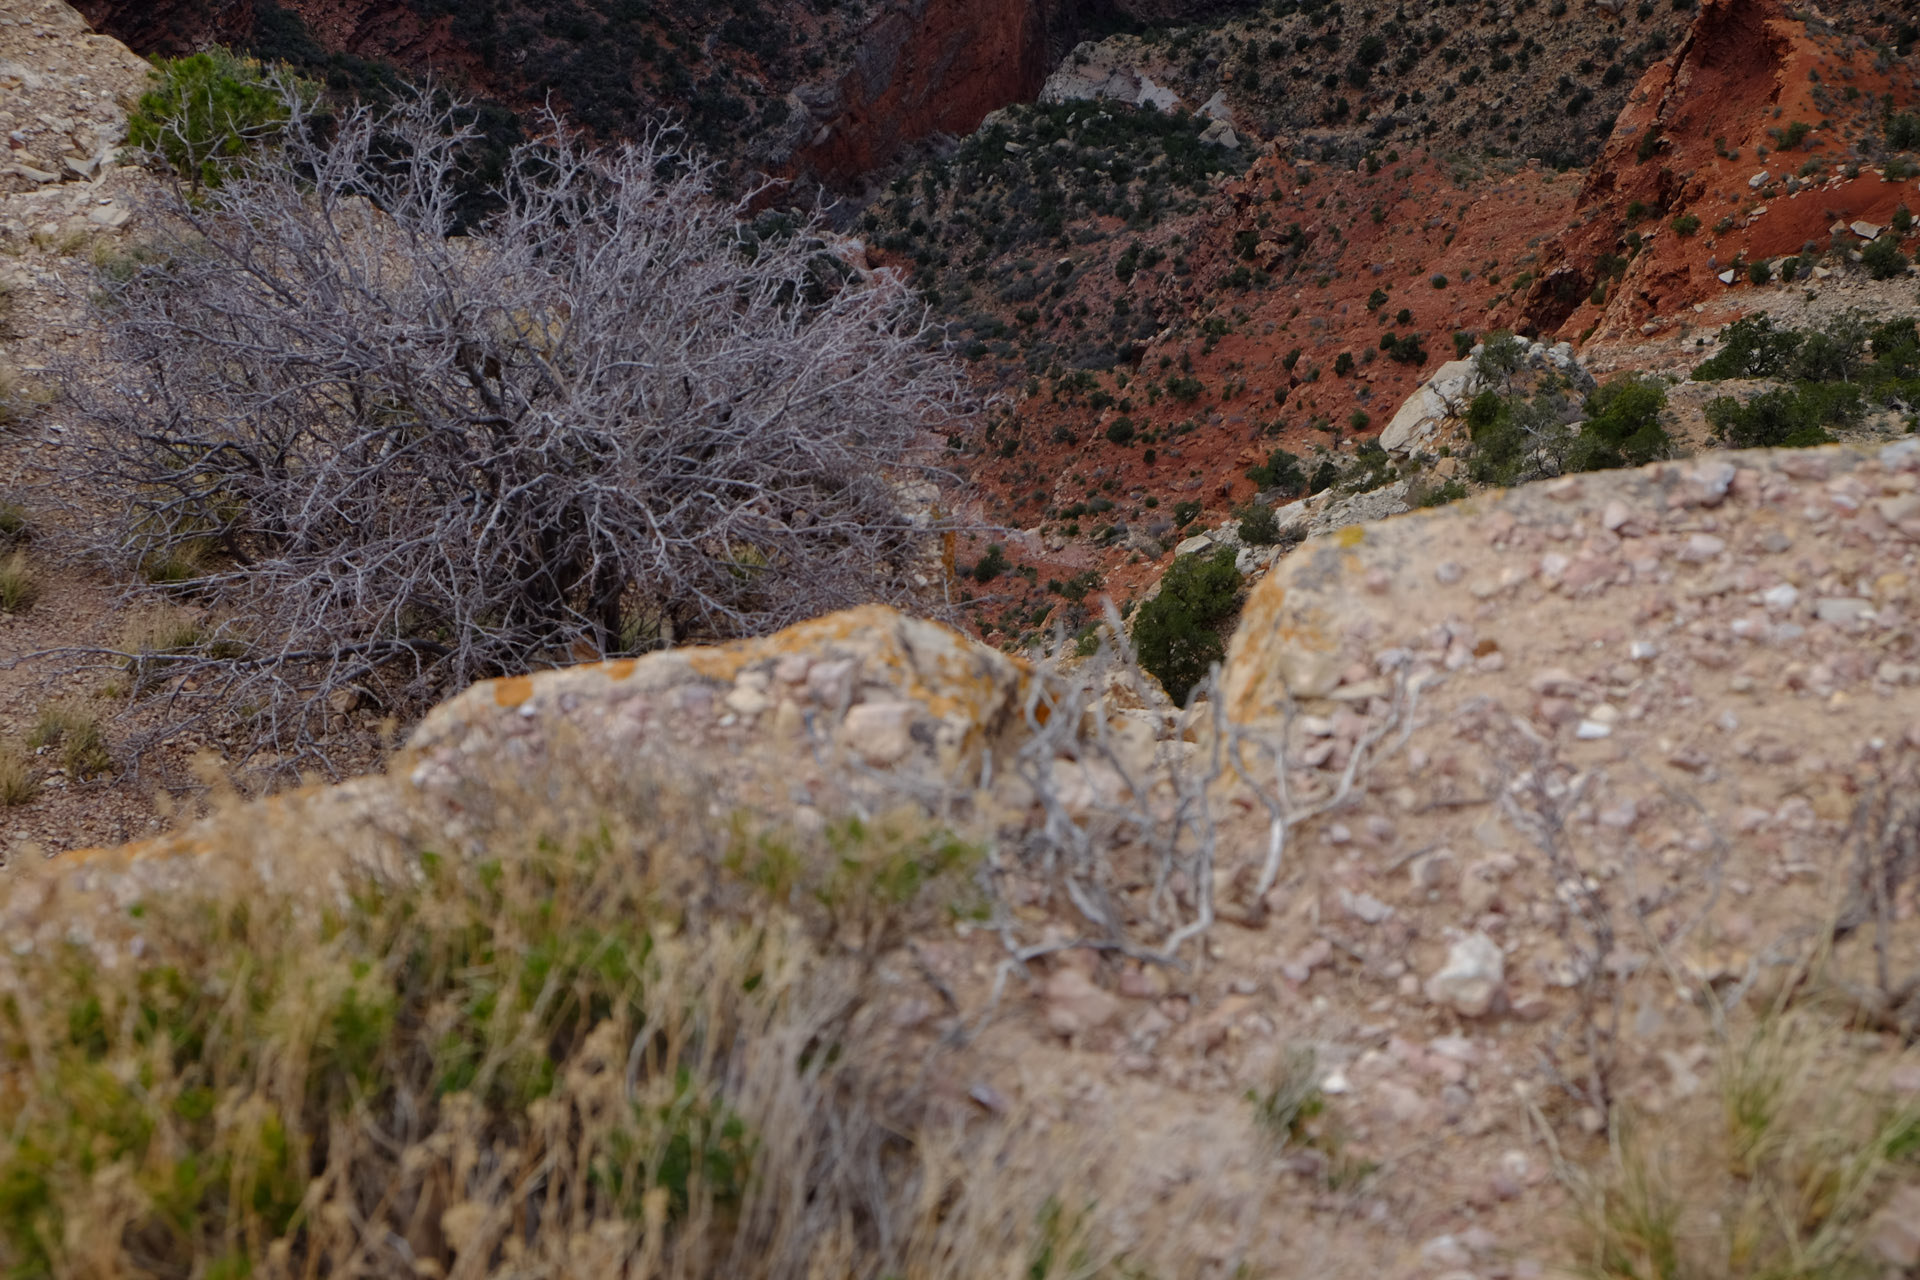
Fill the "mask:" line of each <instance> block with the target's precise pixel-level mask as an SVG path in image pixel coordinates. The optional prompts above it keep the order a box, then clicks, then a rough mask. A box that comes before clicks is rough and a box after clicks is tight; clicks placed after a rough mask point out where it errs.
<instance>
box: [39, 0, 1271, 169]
mask: <svg viewBox="0 0 1920 1280" xmlns="http://www.w3.org/2000/svg"><path fill="white" fill-rule="evenodd" d="M77 7H78V8H79V9H80V11H81V12H82V13H83V14H84V15H85V16H86V18H87V19H88V21H90V22H91V23H93V24H94V26H95V27H96V28H97V29H99V30H101V31H104V32H107V33H109V34H111V35H114V36H117V37H119V38H120V39H122V40H124V41H125V42H126V43H128V44H129V45H131V46H132V47H133V48H135V49H136V50H138V51H139V52H141V53H145V54H168V55H178V54H181V53H186V52H190V51H192V50H194V49H200V48H205V47H207V46H208V45H211V44H225V45H230V46H233V47H236V48H245V49H258V50H260V51H261V52H263V53H265V54H267V55H269V56H279V57H296V58H304V59H305V60H306V61H307V62H309V63H312V64H314V67H315V68H328V69H334V68H329V67H328V63H329V60H332V62H333V63H334V64H337V63H338V62H339V60H340V59H342V58H343V57H344V58H345V59H350V60H369V61H373V62H381V63H388V64H391V65H392V66H394V67H396V68H397V69H398V70H399V71H400V72H401V73H402V74H403V75H406V76H409V77H414V78H418V77H421V76H424V75H426V74H428V73H432V74H434V75H436V76H438V77H440V78H441V79H443V80H450V81H452V82H454V83H456V84H459V85H460V86H462V87H463V88H464V89H465V90H466V91H468V92H470V93H473V94H475V95H477V96H480V97H484V98H491V99H494V100H497V101H500V102H502V103H504V104H506V105H508V106H511V107H514V108H516V109H523V110H524V109H526V108H529V107H534V106H537V105H539V104H541V103H543V102H545V101H548V100H549V99H551V100H553V101H556V102H558V103H560V104H562V105H563V107H565V108H566V109H567V111H568V114H569V115H571V116H572V117H573V118H575V119H576V120H578V121H580V122H582V123H584V124H586V125H587V126H588V127H590V128H593V129H595V130H596V131H597V132H600V133H603V134H616V133H619V132H624V131H627V130H630V129H632V128H633V127H635V126H636V125H638V124H639V123H641V122H643V121H645V120H648V119H652V118H657V117H661V116H666V115H677V116H679V117H681V118H683V119H685V120H686V121H687V122H688V123H689V125H690V126H692V132H693V134H694V136H695V138H696V140H698V141H699V142H700V143H701V145H703V146H704V147H706V148H707V149H708V150H710V151H714V152H717V153H720V154H722V155H723V156H725V157H726V158H728V159H730V160H733V161H736V162H739V163H741V164H742V165H743V166H744V167H746V168H748V169H757V170H761V171H764V172H769V173H773V174H776V175H780V176H786V177H799V176H806V177H817V178H820V179H822V180H825V181H826V182H828V183H830V184H833V185H837V186H851V185H856V184H857V183H858V181H859V180H860V179H861V177H862V176H863V175H865V174H868V173H870V172H872V171H874V170H875V169H878V168H882V167H884V166H886V165H887V164H888V163H890V162H891V161H893V160H894V159H895V158H896V157H898V156H899V155H900V154H901V152H902V150H903V149H904V148H906V147H909V146H911V145H913V144H914V143H917V142H919V141H921V140H923V139H926V138H929V137H933V136H936V135H951V136H964V135H966V134H968V133H970V132H972V131H973V129H974V128H976V127H977V126H978V124H979V123H980V120H981V118H982V117H983V116H985V115H986V114H987V113H988V112H990V111H993V110H995V109H996V108H999V107H1004V106H1007V105H1008V104H1010V103H1014V102H1021V101H1027V100H1030V99H1032V98H1033V97H1034V96H1035V95H1036V94H1038V92H1039V90H1040V86H1041V84H1042V82H1044V80H1045V79H1046V76H1047V72H1048V70H1049V69H1050V68H1051V66H1052V65H1053V63H1054V62H1055V61H1056V60H1057V59H1058V58H1059V57H1061V56H1062V55H1063V54H1064V53H1065V52H1066V51H1067V50H1068V49H1070V48H1071V47H1072V45H1073V44H1074V42H1075V41H1077V40H1078V39H1079V38H1080V35H1081V33H1082V32H1083V31H1084V30H1087V29H1091V28H1108V27H1112V26H1114V25H1116V24H1118V25H1128V24H1140V23H1152V24H1160V23H1167V22H1172V21H1179V20H1183V19H1185V18H1192V17H1201V16H1205V15H1208V14H1211V13H1217V12H1220V11H1222V10H1224V9H1231V8H1236V7H1244V4H1243V0H896V2H895V3H891V4H887V5H883V6H876V7H875V8H873V9H870V10H868V11H867V12H866V13H864V14H861V13H855V12H851V11H849V12H846V13H844V14H843V13H841V12H839V11H830V12H828V13H825V14H820V13H816V12H814V10H813V8H812V6H809V5H806V4H804V3H800V2H799V0H775V2H774V3H770V4H767V5H765V6H764V7H758V8H744V9H743V8H740V7H738V6H736V8H735V10H734V11H733V12H732V13H731V14H730V13H729V12H728V11H726V10H724V9H721V10H716V11H715V12H714V13H712V14H688V13H675V12H671V11H651V12H647V13H644V14H642V15H641V16H639V17H635V16H634V12H633V11H632V10H631V9H630V8H628V7H626V6H614V5H604V4H598V3H594V0H588V2H587V3H586V4H584V5H582V6H574V7H572V8H569V9H566V10H564V11H563V10H562V9H561V8H560V7H555V6H536V5H532V4H528V3H524V2H523V0H502V2H501V3H495V4H488V5H482V6H473V7H471V8H466V9H463V8H459V7H454V6H448V5H445V4H440V3H435V2H433V0H415V2H413V3H393V2H392V0H285V2H284V3H275V0H80V2H79V4H78V5H77Z"/></svg>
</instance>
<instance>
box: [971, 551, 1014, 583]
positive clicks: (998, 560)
mask: <svg viewBox="0 0 1920 1280" xmlns="http://www.w3.org/2000/svg"><path fill="white" fill-rule="evenodd" d="M1012 567H1013V566H1012V562H1011V561H1009V560H1008V559H1007V552H1006V548H1005V547H1002V546H1001V545H1000V544H999V543H997V542H989V543H988V544H987V554H985V555H983V556H981V557H980V560H979V563H977V564H975V565H974V566H973V580H974V581H975V582H992V581H993V580H994V579H995V578H997V577H999V576H1000V575H1001V574H1003V573H1005V572H1006V571H1007V570H1008V569H1010V568H1012Z"/></svg>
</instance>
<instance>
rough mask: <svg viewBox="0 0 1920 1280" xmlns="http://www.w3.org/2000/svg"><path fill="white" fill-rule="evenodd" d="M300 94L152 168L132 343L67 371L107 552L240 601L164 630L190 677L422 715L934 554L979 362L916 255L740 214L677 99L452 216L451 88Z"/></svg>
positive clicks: (293, 702) (167, 663) (281, 696)
mask: <svg viewBox="0 0 1920 1280" xmlns="http://www.w3.org/2000/svg"><path fill="white" fill-rule="evenodd" d="M281 109H282V111H283V113H284V116H285V124H284V127H283V128H281V129H280V130H279V132H278V134H277V135H276V136H277V138H278V142H277V144H275V145H274V146H271V147H269V148H266V149H263V150H260V151H259V152H258V153H257V157H256V158H255V159H254V160H252V161H250V162H246V163H239V164H234V165H230V166H229V167H227V168H225V169H223V170H222V171H221V175H220V178H221V180H220V182H219V183H218V185H214V186H208V187H205V188H203V189H202V190H201V191H200V192H199V193H197V194H196V193H194V192H193V191H191V190H190V189H189V188H188V187H187V186H186V185H184V184H181V185H177V186H175V187H172V188H170V189H168V190H166V191H165V192H164V193H163V194H162V195H161V196H159V197H158V203H157V206H156V207H155V208H153V209H151V210H150V211H149V218H150V220H151V225H153V226H154V227H155V232H154V239H153V241H152V242H151V243H149V244H148V245H146V246H145V248H144V252H143V253H141V254H140V255H138V256H137V257H133V258H129V259H127V260H125V261H124V262H119V263H116V264H115V266H114V269H111V270H109V269H103V270H102V271H101V272H100V275H99V278H98V294H97V300H96V308H95V317H96V321H97V323H98V325H99V328H100V331H101V336H102V338H103V341H104V353H105V360H106V368H107V370H108V372H107V373H104V374H103V373H102V372H101V371H100V370H99V369H96V368H92V367H89V368H84V369H81V368H76V369H74V370H72V371H70V374H69V377H68V379H67V389H68V392H69V394H70V395H71V396H72V398H73V400H74V402H75V404H76V406H77V408H78V409H79V410H80V411H81V412H82V413H83V414H84V415H85V416H86V419H87V420H88V426H87V428H86V429H85V430H84V431H82V432H77V433H76V440H75V447H74V448H73V449H72V450H70V451H64V456H65V461H64V463H63V465H64V467H65V471H64V473H63V474H62V475H61V476H60V477H59V483H60V485H61V486H64V487H65V489H66V491H69V492H79V491H84V492H87V493H89V494H90V495H95V496H98V497H100V498H102V499H103V500H105V501H107V502H108V503H109V504H110V505H112V506H114V507H115V508H117V509H118V510H119V511H121V512H122V513H123V514H122V518H120V519H118V520H116V521H111V522H109V524H108V527H106V528H105V529H104V530H103V531H102V533H103V535H104V536H103V537H102V539H101V541H102V544H103V545H101V546H100V547H99V548H97V550H99V551H101V552H102V553H104V554H106V555H109V556H111V557H113V558H115V559H116V560H119V561H121V562H123V563H130V564H135V565H140V566H142V567H143V569H144V570H145V573H146V576H147V577H148V578H149V579H150V580H151V581H152V582H153V584H154V587H155V589H156V590H157V591H160V592H163V593H166V594H169V595H172V596H176V597H179V598H183V599H190V600H192V601H194V602H199V603H212V604H215V605H217V606H218V614H219V617H220V618H221V619H222V620H223V621H221V622H220V623H218V624H216V625H214V626H213V627H212V628H211V631H210V634H209V637H208V644H209V645H210V646H213V648H207V647H205V646H203V647H200V648H196V649H192V650H188V651H184V652H179V653H174V654H166V655H160V654H148V655H145V657H144V660H145V661H146V662H147V663H148V664H149V665H150V666H152V667H153V668H154V669H155V670H156V671H164V672H165V673H166V675H167V676H168V678H170V679H172V680H173V681H174V682H175V683H174V693H175V697H176V700H175V702H174V703H173V704H172V705H174V706H175V707H176V708H187V709H192V708H193V707H194V706H195V704H197V705H198V706H199V707H200V708H201V709H205V708H208V707H216V708H220V709H223V714H229V713H230V714H229V719H230V720H232V721H233V723H232V725H231V727H232V728H234V729H236V730H237V731H238V732H239V734H240V735H241V736H243V737H244V738H246V739H249V740H251V741H254V742H257V743H261V744H264V745H267V746H270V747H272V748H273V749H276V750H278V751H280V752H283V753H285V755H286V759H287V761H288V762H289V763H292V762H293V761H294V760H297V759H304V760H307V761H316V760H320V759H322V758H323V757H324V754H325V749H326V748H325V745H324V740H323V736H322V733H321V732H320V723H321V721H322V720H323V718H324V716H325V714H326V708H327V706H328V700H329V698H334V697H335V695H338V698H336V701H337V700H338V699H349V700H352V701H355V702H356V703H358V704H359V705H362V706H366V707H368V708H370V709H377V710H379V711H381V712H384V713H385V714H390V715H395V716H399V717H401V718H405V717H407V716H409V715H411V714H414V713H416V712H417V711H418V710H420V709H421V708H423V707H425V706H426V705H429V704H430V703H431V702H432V701H433V700H435V699H436V698H438V697H440V696H443V695H444V694H445V693H446V692H447V691H449V690H451V689H456V688H459V687H461V686H463V685H465V684H466V683H468V682H469V681H471V680H473V679H474V678H476V677H479V676H484V675H488V674H495V673H499V672H503V671H520V670H525V669H527V668H529V667H538V666H541V665H545V664H550V663H553V662H558V661H567V660H572V659H576V658H578V657H579V656H582V655H587V654H593V655H599V654H614V653H628V652H635V651H639V650H643V649H646V648H649V647H652V646H655V645H657V644H661V643H668V642H671V641H672V640H674V639H676V638H679V639H685V638H689V637H695V636H731V635H739V634H743V633H751V632H755V631H760V630H764V629H769V628H772V627H775V626H778V625H781V624H784V623H786V622H790V621H794V620H797V619H800V618H805V617H811V616H814V615H816V614H819V613H822V612H825V611H827V610H829V609H832V608H835V607H838V606H842V605H846V604H851V603H856V602H861V601H867V600H872V599H876V598H878V599H901V598H905V597H910V596H914V595H916V594H917V593H919V592H920V591H922V589H923V588H924V587H925V585H926V583H927V580H928V575H927V572H926V571H927V569H928V566H929V565H930V564H931V563H932V560H931V556H932V551H933V549H932V548H931V547H929V545H928V539H927V528H926V524H927V520H926V517H925V516H924V515H923V514H922V513H920V512H918V511H916V510H914V509H913V508H912V507H911V506H910V505H909V503H908V501H907V500H906V497H905V496H904V487H905V485H906V484H907V483H908V482H911V481H916V480H918V479H919V478H922V477H923V472H922V471H921V470H920V469H918V468H916V467H915V465H914V462H913V459H914V458H915V456H916V451H917V450H919V449H920V448H921V446H922V442H923V435H922V433H923V432H925V431H926V430H927V429H929V428H930V427H936V426H939V425H941V424H942V423H943V422H944V421H946V420H947V419H949V418H951V417H953V416H954V415H956V414H958V413H960V412H961V411H962V410H963V403H962V394H963V393H962V386H961V381H960V378H959V375H958V373H957V372H956V371H955V369H954V368H953V367H952V366H951V365H950V364H949V363H948V362H946V361H945V360H943V359H942V358H941V357H940V356H939V354H938V353H937V352H935V351H932V350H930V349H929V347H928V344H927V341H926V339H927V337H928V335H927V334H926V333H925V332H924V331H923V330H922V329H921V328H920V324H919V322H920V317H919V313H918V310H917V308H916V307H915V306H914V304H913V303H912V302H911V299H910V298H908V297H907V296H906V295H905V293H904V292H903V291H902V290H901V289H900V288H899V287H898V286H897V285H894V284H893V283H891V281H890V278H889V277H885V276H876V277H873V278H858V277H855V276H854V275H853V274H852V273H851V272H850V271H849V270H848V269H847V268H846V267H844V266H843V265H842V264H841V263H840V262H839V260H838V259H836V258H834V257H832V256H831V254H829V253H827V252H826V251H825V245H824V243H823V239H822V236H823V234H824V233H823V231H822V229H821V228H820V227H819V226H818V225H816V224H814V223H811V222H801V223H797V224H794V225H793V226H791V227H788V228H786V229H785V230H784V231H781V232H779V233H767V234H743V232H742V229H741V221H742V210H741V209H740V208H737V207H735V206H733V205H729V204H727V203H724V202H722V201H720V200H717V199H715V198H714V197H713V195H712V193H711V189H710V179H711V176H712V174H711V170H710V169H709V168H708V167H707V166H706V165H705V163H704V162H703V161H701V160H700V159H699V158H698V157H697V156H694V155H691V154H689V153H687V152H686V151H684V150H682V149H681V148H680V147H679V145H678V144H677V143H676V142H675V140H674V138H673V137H672V136H671V135H670V134H668V133H665V132H659V131H656V132H653V133H650V134H648V135H647V136H646V137H645V138H643V139H641V140H640V141H638V142H636V143H634V144H633V145H631V146H629V147H627V148H624V149H622V150H620V151H617V152H595V151H591V150H589V149H587V148H586V147H585V146H584V145H583V144H582V143H581V142H579V141H578V140H577V139H576V138H574V137H573V136H572V135H570V134H568V133H567V132H566V130H565V129H564V128H563V126H562V125H561V124H560V122H558V121H557V120H550V121H549V122H548V125H549V130H550V132H549V136H548V137H547V138H546V139H545V140H544V141H543V142H541V143H539V144H537V145H529V146H527V147H525V148H522V149H521V151H520V152H518V153H517V154H516V157H515V161H514V165H513V168H512V170H511V173H510V175H509V179H508V181H507V185H506V188H505V190H504V191H503V192H502V205H501V208H500V211H499V212H498V213H497V214H496V215H495V217H494V218H493V219H492V220H491V221H489V222H487V223H486V224H485V225H483V226H481V227H477V228H474V229H472V230H471V231H470V232H469V233H468V234H466V235H462V236H457V237H456V236H452V235H450V232H451V231H452V230H453V228H454V225H455V221H456V205H457V203H458V198H459V197H458V191H457V190H456V185H457V184H456V177H457V175H458V170H459V166H460V162H461V158H462V155H463V148H465V147H467V146H468V145H469V144H470V143H471V142H472V141H473V140H474V137H475V135H474V133H473V131H472V129H471V128H469V127H467V126H465V125H463V124H461V123H460V121H461V120H462V118H463V116H462V114H461V108H460V107H459V105H458V104H448V103H441V102H436V101H434V100H431V99H429V98H426V97H417V98H408V99H404V100H402V101H401V102H400V103H399V104H398V105H396V106H394V107H393V108H391V109H388V110H373V109H367V108H358V109H353V110H350V111H346V112H345V113H344V114H342V115H340V116H339V117H338V118H337V119H335V120H333V121H332V122H331V123H330V124H329V125H328V126H327V127H325V128H321V127H320V124H319V122H318V121H316V120H315V119H314V118H313V117H312V113H311V108H310V106H309V104H308V103H307V101H306V100H305V99H304V98H303V97H302V96H301V94H300V93H299V92H297V91H296V90H294V89H286V90H285V91H284V93H283V95H282V98H281ZM395 157H404V158H402V159H396V158H395ZM216 649H217V650H219V652H215V650H216ZM125 657H126V655H116V656H114V657H113V659H112V660H113V661H116V662H117V661H121V660H123V659H124V658H125ZM188 675H192V676H193V677H194V678H195V681H196V684H195V687H194V688H193V689H192V690H188V689H187V688H186V687H185V685H184V683H181V682H182V681H183V680H184V678H185V677H186V676H188Z"/></svg>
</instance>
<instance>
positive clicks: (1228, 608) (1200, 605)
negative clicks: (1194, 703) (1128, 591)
mask: <svg viewBox="0 0 1920 1280" xmlns="http://www.w3.org/2000/svg"><path fill="white" fill-rule="evenodd" d="M1233 560H1234V553H1233V548H1231V547H1222V548H1220V549H1219V550H1218V551H1215V552H1214V553H1213V554H1212V555H1192V556H1181V557H1180V558H1179V559H1177V560H1175V561H1174V562H1173V564H1172V565H1171V566H1170V567H1169V568H1168V569H1167V572H1166V575H1165V576H1164V577H1162V578H1161V579H1160V594H1158V595H1156V596H1155V597H1154V598H1153V599H1151V600H1149V601H1147V602H1146V603H1145V604H1143V605H1141V606H1140V608H1139V610H1138V611H1137V612H1136V613H1135V614H1134V619H1133V644H1134V648H1135V649H1136V650H1137V651H1138V653H1139V655H1140V665H1141V666H1142V667H1144V668H1146V670H1147V671H1148V672H1149V673H1150V674H1151V675H1152V676H1153V678H1154V679H1156V680H1158V681H1159V682H1160V686H1161V687H1162V688H1163V689H1165V690H1166V691H1167V696H1168V697H1170V698H1172V699H1173V700H1174V701H1175V702H1177V703H1181V704H1183V705H1184V704H1185V703H1186V700H1187V695H1188V694H1189V693H1191V692H1192V691H1193V686H1195V685H1196V684H1199V683H1200V682H1201V681H1202V680H1204V679H1206V677H1207V671H1208V669H1209V668H1210V667H1212V665H1213V664H1214V663H1216V662H1218V661H1220V659H1221V658H1222V657H1223V656H1225V654H1226V643H1225V641H1224V640H1223V639H1222V638H1221V631H1222V629H1223V628H1224V626H1225V624H1226V622H1227V620H1228V619H1229V618H1230V617H1232V616H1233V611H1234V609H1235V608H1236V607H1237V606H1238V604H1239V599H1240V571H1239V570H1238V569H1236V568H1234V564H1233Z"/></svg>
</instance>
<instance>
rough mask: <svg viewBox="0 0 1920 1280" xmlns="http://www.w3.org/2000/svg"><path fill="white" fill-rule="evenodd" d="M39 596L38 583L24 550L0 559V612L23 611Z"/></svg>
mask: <svg viewBox="0 0 1920 1280" xmlns="http://www.w3.org/2000/svg"><path fill="white" fill-rule="evenodd" d="M39 596H40V584H39V582H38V581H37V579H36V578H35V575H34V572H33V566H32V565H31V564H29V563H27V553H26V552H25V551H17V550H16V551H14V552H13V553H11V554H10V555H8V556H6V557H5V558H4V559H0V613H25V612H26V611H27V610H28V609H31V608H32V607H33V602H34V601H35V600H36V599H38V598H39Z"/></svg>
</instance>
